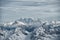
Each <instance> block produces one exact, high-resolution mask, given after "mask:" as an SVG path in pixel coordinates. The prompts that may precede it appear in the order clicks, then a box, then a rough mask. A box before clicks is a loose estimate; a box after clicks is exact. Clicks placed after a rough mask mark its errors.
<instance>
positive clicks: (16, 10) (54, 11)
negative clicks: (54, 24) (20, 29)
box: [0, 0, 60, 21]
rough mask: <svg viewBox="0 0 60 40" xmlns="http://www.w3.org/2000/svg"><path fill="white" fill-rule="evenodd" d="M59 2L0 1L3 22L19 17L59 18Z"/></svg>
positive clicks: (45, 0) (47, 0)
mask: <svg viewBox="0 0 60 40" xmlns="http://www.w3.org/2000/svg"><path fill="white" fill-rule="evenodd" d="M59 3H60V1H59V0H0V4H1V6H0V9H1V14H2V19H4V20H3V21H12V20H16V19H18V18H20V17H33V18H38V17H39V18H44V19H47V18H48V19H51V18H52V19H56V18H59V17H60V15H59V14H60V5H59Z"/></svg>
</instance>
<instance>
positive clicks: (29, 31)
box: [0, 18, 60, 40]
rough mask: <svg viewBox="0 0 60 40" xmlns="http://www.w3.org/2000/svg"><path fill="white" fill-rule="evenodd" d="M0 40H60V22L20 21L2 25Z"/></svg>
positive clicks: (29, 19)
mask: <svg viewBox="0 0 60 40" xmlns="http://www.w3.org/2000/svg"><path fill="white" fill-rule="evenodd" d="M0 40H60V21H50V22H49V21H41V20H39V19H37V20H34V19H32V18H24V19H22V20H21V19H18V20H17V21H14V22H9V23H4V24H3V25H0Z"/></svg>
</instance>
